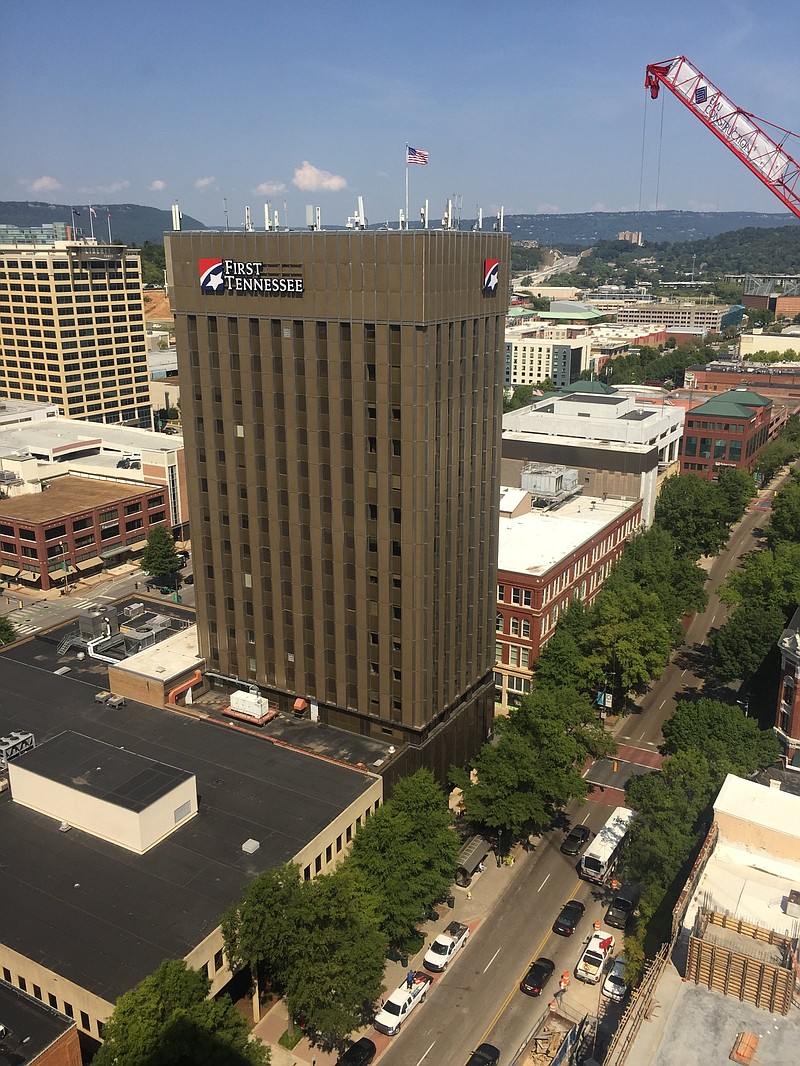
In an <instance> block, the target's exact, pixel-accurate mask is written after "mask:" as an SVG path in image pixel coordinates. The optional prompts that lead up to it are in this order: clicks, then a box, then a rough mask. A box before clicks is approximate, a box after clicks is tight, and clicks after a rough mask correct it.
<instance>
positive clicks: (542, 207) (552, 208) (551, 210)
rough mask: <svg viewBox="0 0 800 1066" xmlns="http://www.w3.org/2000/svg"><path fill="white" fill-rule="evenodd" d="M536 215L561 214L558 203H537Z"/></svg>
mask: <svg viewBox="0 0 800 1066" xmlns="http://www.w3.org/2000/svg"><path fill="white" fill-rule="evenodd" d="M536 214H537V215H560V214H562V211H561V208H560V207H559V206H558V204H539V206H538V207H537V208H536Z"/></svg>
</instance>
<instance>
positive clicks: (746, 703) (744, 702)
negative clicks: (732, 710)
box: [736, 699, 750, 718]
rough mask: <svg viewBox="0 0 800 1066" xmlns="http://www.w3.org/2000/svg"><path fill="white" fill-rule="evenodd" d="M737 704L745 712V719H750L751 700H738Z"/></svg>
mask: <svg viewBox="0 0 800 1066" xmlns="http://www.w3.org/2000/svg"><path fill="white" fill-rule="evenodd" d="M736 702H737V703H738V704H739V706H740V707H741V708H742V710H743V711H744V716H745V718H749V717H750V700H749V699H743V700H737V701H736Z"/></svg>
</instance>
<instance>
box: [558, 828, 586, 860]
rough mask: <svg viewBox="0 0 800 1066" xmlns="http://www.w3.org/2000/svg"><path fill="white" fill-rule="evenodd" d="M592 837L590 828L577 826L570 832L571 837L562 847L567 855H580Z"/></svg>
mask: <svg viewBox="0 0 800 1066" xmlns="http://www.w3.org/2000/svg"><path fill="white" fill-rule="evenodd" d="M590 836H591V833H590V831H589V828H588V826H585V825H576V826H573V827H572V829H571V830H570V833H569V836H568V837H567V839H566V840H565V841H564V843H563V844H562V845H561V850H562V851H563V852H564V854H565V855H580V853H581V848H583V846H584V844H585V843H586V841H587V840H588V839H589V837H590Z"/></svg>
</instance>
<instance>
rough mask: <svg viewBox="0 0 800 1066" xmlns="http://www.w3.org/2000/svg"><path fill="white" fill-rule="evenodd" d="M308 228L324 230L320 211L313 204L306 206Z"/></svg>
mask: <svg viewBox="0 0 800 1066" xmlns="http://www.w3.org/2000/svg"><path fill="white" fill-rule="evenodd" d="M306 226H307V227H308V229H310V230H318V229H322V220H321V217H320V209H319V208H318V207H314V205H313V204H306Z"/></svg>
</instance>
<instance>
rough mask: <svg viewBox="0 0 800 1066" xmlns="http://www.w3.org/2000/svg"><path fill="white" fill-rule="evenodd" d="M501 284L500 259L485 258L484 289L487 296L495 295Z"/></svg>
mask: <svg viewBox="0 0 800 1066" xmlns="http://www.w3.org/2000/svg"><path fill="white" fill-rule="evenodd" d="M499 284H500V260H499V259H484V261H483V291H484V294H485V295H486V296H494V294H495V291H496V290H497V286H498V285H499Z"/></svg>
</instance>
